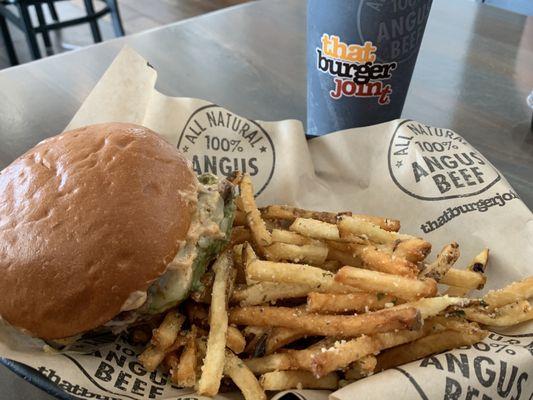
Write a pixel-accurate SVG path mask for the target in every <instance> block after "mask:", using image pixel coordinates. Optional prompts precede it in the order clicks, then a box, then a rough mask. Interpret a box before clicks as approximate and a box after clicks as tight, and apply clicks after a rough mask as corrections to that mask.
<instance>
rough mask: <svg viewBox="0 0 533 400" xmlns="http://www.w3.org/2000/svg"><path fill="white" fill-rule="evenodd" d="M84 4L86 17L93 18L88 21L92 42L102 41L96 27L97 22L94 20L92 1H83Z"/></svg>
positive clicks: (98, 29)
mask: <svg viewBox="0 0 533 400" xmlns="http://www.w3.org/2000/svg"><path fill="white" fill-rule="evenodd" d="M83 1H84V2H85V11H86V13H87V16H88V17H93V18H92V19H91V20H90V21H89V25H90V26H91V32H92V34H93V40H94V42H95V43H98V42H101V41H102V34H101V33H100V28H99V27H98V21H97V20H96V18H94V5H93V0H83Z"/></svg>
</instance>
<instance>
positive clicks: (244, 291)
mask: <svg viewBox="0 0 533 400" xmlns="http://www.w3.org/2000/svg"><path fill="white" fill-rule="evenodd" d="M311 290H313V289H312V287H311V286H307V285H300V284H295V283H275V282H259V283H256V284H255V285H252V286H246V287H244V288H237V289H235V290H234V291H233V296H232V298H231V301H232V302H233V303H239V304H240V305H241V306H255V305H258V304H264V303H268V302H271V301H276V300H279V299H292V298H298V297H305V296H307V293H309V292H310V291H311Z"/></svg>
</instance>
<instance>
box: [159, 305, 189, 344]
mask: <svg viewBox="0 0 533 400" xmlns="http://www.w3.org/2000/svg"><path fill="white" fill-rule="evenodd" d="M184 321H185V317H184V316H183V315H181V314H180V313H178V312H177V311H176V310H170V311H169V312H167V314H166V315H165V318H164V319H163V322H162V323H161V325H160V326H159V328H157V329H155V330H154V331H153V333H152V344H153V345H154V346H155V347H157V348H158V349H161V350H165V349H166V348H168V347H170V346H171V345H172V343H174V341H175V340H176V338H177V337H178V332H179V331H180V329H181V325H182V324H183V322H184Z"/></svg>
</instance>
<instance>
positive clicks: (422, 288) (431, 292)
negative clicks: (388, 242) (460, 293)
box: [335, 267, 437, 300]
mask: <svg viewBox="0 0 533 400" xmlns="http://www.w3.org/2000/svg"><path fill="white" fill-rule="evenodd" d="M335 281H337V282H339V283H341V284H343V285H349V286H353V287H355V288H358V289H360V290H363V291H367V292H381V293H383V292H384V293H387V294H389V295H392V296H396V297H399V298H401V299H405V300H414V299H417V298H421V297H432V296H435V295H436V294H437V282H435V281H434V280H433V279H426V280H417V279H411V278H406V277H403V276H398V275H391V274H385V273H383V272H377V271H369V270H366V269H362V268H355V267H342V268H341V269H340V270H339V271H338V272H337V273H336V274H335Z"/></svg>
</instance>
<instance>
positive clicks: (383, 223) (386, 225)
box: [261, 205, 400, 231]
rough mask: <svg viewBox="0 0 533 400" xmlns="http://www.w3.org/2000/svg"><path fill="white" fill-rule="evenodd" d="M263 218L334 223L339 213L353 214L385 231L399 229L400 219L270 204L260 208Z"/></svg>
mask: <svg viewBox="0 0 533 400" xmlns="http://www.w3.org/2000/svg"><path fill="white" fill-rule="evenodd" d="M261 214H262V215H263V218H271V219H284V220H288V221H293V220H295V219H296V218H311V219H316V220H319V221H323V222H327V223H330V224H335V223H336V222H337V217H338V216H339V215H353V216H354V217H357V218H360V219H362V220H364V221H367V222H371V223H373V224H374V225H378V226H379V227H380V228H381V229H385V230H387V231H398V230H399V229H400V221H398V220H395V219H389V218H382V217H376V216H373V215H365V214H352V213H351V212H340V213H332V212H324V211H309V210H304V209H301V208H296V207H291V206H280V205H272V206H268V207H264V208H262V209H261Z"/></svg>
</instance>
